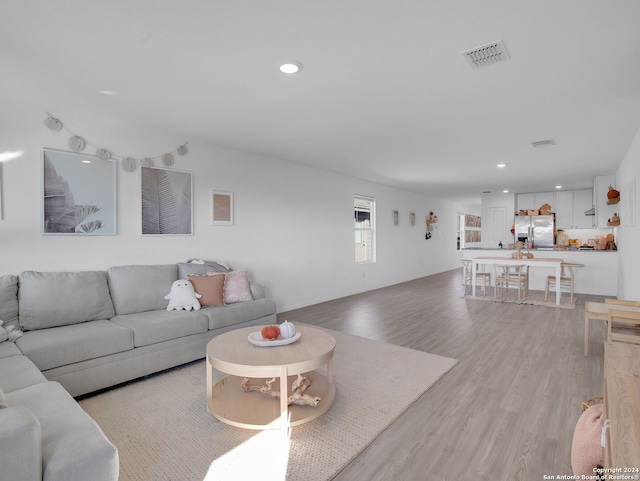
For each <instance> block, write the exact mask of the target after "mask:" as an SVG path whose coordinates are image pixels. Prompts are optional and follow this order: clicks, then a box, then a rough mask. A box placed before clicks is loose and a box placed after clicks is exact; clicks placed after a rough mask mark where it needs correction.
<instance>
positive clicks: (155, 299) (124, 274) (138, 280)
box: [107, 264, 178, 316]
mask: <svg viewBox="0 0 640 481" xmlns="http://www.w3.org/2000/svg"><path fill="white" fill-rule="evenodd" d="M107 275H108V277H109V289H110V290H111V298H112V299H113V306H114V308H115V310H116V314H118V315H119V316H122V315H125V314H136V313H138V312H146V311H157V310H159V309H166V308H167V305H168V304H169V301H168V300H167V299H165V298H164V296H166V295H167V294H169V292H171V285H172V284H173V281H176V280H178V267H177V266H176V264H166V265H150V266H146V265H145V266H115V267H110V268H109V269H108V270H107Z"/></svg>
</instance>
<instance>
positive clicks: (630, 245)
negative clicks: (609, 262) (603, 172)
mask: <svg viewBox="0 0 640 481" xmlns="http://www.w3.org/2000/svg"><path fill="white" fill-rule="evenodd" d="M633 180H635V188H636V194H635V195H636V198H635V204H634V205H635V225H631V226H630V225H628V224H629V212H628V211H625V208H626V206H627V203H626V199H625V198H624V196H626V195H628V194H629V193H628V192H627V190H626V186H627V185H628V184H629V182H631V181H633ZM616 185H617V186H618V189H619V190H620V203H619V204H618V206H620V212H619V214H620V221H621V222H620V226H619V227H615V228H614V234H616V243H617V245H618V251H619V253H620V258H619V262H620V264H619V269H618V271H619V277H618V298H620V299H634V300H640V253H639V251H638V246H640V131H638V133H637V134H636V137H635V139H634V141H633V143H632V144H631V146H630V148H629V151H628V152H627V155H626V156H625V158H624V160H623V161H622V163H621V164H620V167H619V168H618V172H617V173H616Z"/></svg>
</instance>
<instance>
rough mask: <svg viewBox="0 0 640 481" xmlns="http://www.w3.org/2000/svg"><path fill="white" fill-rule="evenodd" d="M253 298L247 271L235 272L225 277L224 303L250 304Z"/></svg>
mask: <svg viewBox="0 0 640 481" xmlns="http://www.w3.org/2000/svg"><path fill="white" fill-rule="evenodd" d="M251 300H253V297H251V287H250V286H249V279H248V278H247V273H246V272H245V271H233V272H229V273H228V274H225V276H224V303H225V304H234V303H236V302H248V301H251Z"/></svg>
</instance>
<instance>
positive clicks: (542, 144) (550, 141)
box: [531, 139, 555, 148]
mask: <svg viewBox="0 0 640 481" xmlns="http://www.w3.org/2000/svg"><path fill="white" fill-rule="evenodd" d="M553 144H555V142H554V141H553V139H547V140H536V141H535V142H531V145H533V147H534V148H537V147H547V146H549V145H553Z"/></svg>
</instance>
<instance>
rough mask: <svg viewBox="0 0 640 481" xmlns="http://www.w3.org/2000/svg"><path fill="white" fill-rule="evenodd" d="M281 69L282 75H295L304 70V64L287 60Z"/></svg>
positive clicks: (281, 65)
mask: <svg viewBox="0 0 640 481" xmlns="http://www.w3.org/2000/svg"><path fill="white" fill-rule="evenodd" d="M279 68H280V71H281V72H282V73H288V74H293V73H298V72H300V70H302V64H301V63H300V62H296V61H295V60H287V61H286V62H282V63H281V64H280V67H279Z"/></svg>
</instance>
